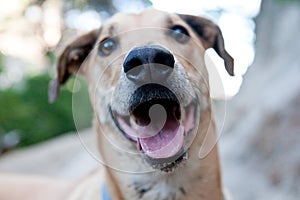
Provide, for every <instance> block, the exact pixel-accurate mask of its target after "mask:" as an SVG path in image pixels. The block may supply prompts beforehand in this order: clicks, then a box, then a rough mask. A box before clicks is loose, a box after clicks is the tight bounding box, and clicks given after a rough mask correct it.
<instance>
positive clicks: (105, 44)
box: [99, 38, 117, 56]
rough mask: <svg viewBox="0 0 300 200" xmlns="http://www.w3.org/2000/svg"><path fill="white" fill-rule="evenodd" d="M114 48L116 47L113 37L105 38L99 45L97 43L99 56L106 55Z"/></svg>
mask: <svg viewBox="0 0 300 200" xmlns="http://www.w3.org/2000/svg"><path fill="white" fill-rule="evenodd" d="M116 48H117V42H116V41H115V40H114V39H112V38H108V39H105V40H103V41H102V42H100V45H99V54H100V55H101V56H108V55H110V54H111V53H112V52H113V51H114V50H115V49H116Z"/></svg>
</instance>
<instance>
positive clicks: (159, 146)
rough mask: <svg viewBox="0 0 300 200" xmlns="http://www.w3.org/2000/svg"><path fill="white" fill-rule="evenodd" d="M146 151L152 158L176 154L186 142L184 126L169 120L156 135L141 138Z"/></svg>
mask: <svg viewBox="0 0 300 200" xmlns="http://www.w3.org/2000/svg"><path fill="white" fill-rule="evenodd" d="M139 141H140V144H141V146H142V149H143V151H144V153H145V154H146V155H148V156H150V157H152V158H169V157H172V156H174V155H176V154H177V153H178V152H179V151H180V150H181V148H182V146H183V142H184V126H182V125H180V124H179V123H178V122H174V121H173V122H172V120H171V122H170V121H168V120H167V122H166V124H165V126H164V128H163V129H162V130H161V131H160V132H159V133H158V134H156V135H154V136H151V137H148V138H139Z"/></svg>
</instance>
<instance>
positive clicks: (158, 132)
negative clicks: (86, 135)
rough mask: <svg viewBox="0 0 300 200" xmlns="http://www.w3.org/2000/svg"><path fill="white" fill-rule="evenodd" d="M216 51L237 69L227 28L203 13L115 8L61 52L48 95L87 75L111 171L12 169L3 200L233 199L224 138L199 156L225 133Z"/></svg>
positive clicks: (53, 96)
mask: <svg viewBox="0 0 300 200" xmlns="http://www.w3.org/2000/svg"><path fill="white" fill-rule="evenodd" d="M208 48H213V49H214V50H215V51H216V52H217V54H218V55H219V56H220V57H221V58H222V59H223V60H224V65H225V68H226V70H227V72H228V73H229V74H230V75H232V76H233V75H234V69H233V65H234V60H233V58H232V57H231V56H230V55H229V54H228V52H227V51H226V50H225V47H224V40H223V36H222V33H221V31H220V29H219V27H218V26H217V25H216V24H214V23H213V22H212V21H210V20H208V19H206V18H202V17H198V16H191V15H182V14H170V13H166V12H162V11H158V10H155V9H153V8H150V9H146V10H145V11H143V12H141V13H139V14H116V15H115V16H113V17H112V18H110V19H109V20H108V21H107V22H106V23H104V25H103V26H101V28H100V29H98V30H93V31H91V32H89V33H87V34H85V35H83V36H81V37H79V38H77V39H76V40H75V41H73V42H72V43H71V44H69V45H68V46H67V47H66V48H65V50H64V51H63V53H62V54H61V56H60V58H59V62H58V68H57V70H58V77H57V79H56V80H54V81H53V82H52V83H51V87H50V90H49V99H50V101H54V100H56V98H57V97H58V95H59V89H60V87H61V86H62V85H63V84H64V83H65V82H66V81H67V80H68V79H69V77H70V76H72V75H73V74H80V75H82V76H83V77H85V79H86V81H87V84H88V88H89V94H90V100H91V103H92V106H93V109H94V113H95V119H94V123H93V124H94V129H95V132H96V133H97V142H98V150H99V152H100V160H101V161H102V162H103V164H104V165H103V168H102V169H99V170H95V171H94V172H91V173H90V174H89V175H88V176H87V177H85V178H83V179H81V180H78V181H75V182H59V183H56V181H53V180H45V179H41V178H34V179H33V180H32V181H25V180H27V178H17V177H16V178H13V180H12V179H11V178H9V177H11V176H8V175H5V177H6V178H5V183H0V185H3V186H4V185H5V186H6V188H8V189H6V194H5V195H2V194H1V193H3V192H5V191H3V190H4V189H2V190H1V189H0V194H1V199H10V200H13V199H24V198H25V199H67V200H84V199H89V200H92V199H95V200H96V199H97V200H98V199H103V200H106V199H113V200H121V199H130V200H132V199H151V200H152V199H158V200H163V199H174V200H177V199H185V200H196V199H208V200H221V199H225V197H224V195H223V191H222V183H221V172H220V164H219V156H218V149H217V145H212V148H211V149H210V150H209V151H208V152H207V155H205V157H202V158H201V159H199V149H200V147H203V146H205V145H206V144H205V143H209V142H212V141H216V140H217V138H216V137H217V136H216V128H215V124H214V120H213V117H212V108H211V100H210V92H209V80H208V76H209V74H208V72H207V69H206V66H205V62H204V53H205V50H206V49H208ZM205 138H209V139H208V140H206V139H205ZM2 177H3V176H2ZM1 179H2V180H3V178H1ZM2 182H3V181H2ZM8 183H10V184H9V185H11V186H9V187H8V186H7V185H8ZM22 183H24V184H22ZM1 188H2V186H1ZM26 188H27V189H26ZM9 190H10V191H15V192H9ZM9 195H11V196H9ZM26 195H27V196H26ZM27 197H28V198H27Z"/></svg>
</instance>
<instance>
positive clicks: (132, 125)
mask: <svg viewBox="0 0 300 200" xmlns="http://www.w3.org/2000/svg"><path fill="white" fill-rule="evenodd" d="M130 126H131V127H132V128H133V129H135V130H137V128H138V125H137V123H136V119H135V117H133V116H130Z"/></svg>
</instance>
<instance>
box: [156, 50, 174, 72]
mask: <svg viewBox="0 0 300 200" xmlns="http://www.w3.org/2000/svg"><path fill="white" fill-rule="evenodd" d="M153 63H157V64H161V65H165V66H168V67H171V68H174V64H175V60H174V56H173V55H172V54H171V53H170V52H167V51H160V52H159V53H156V54H154V57H153Z"/></svg>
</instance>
